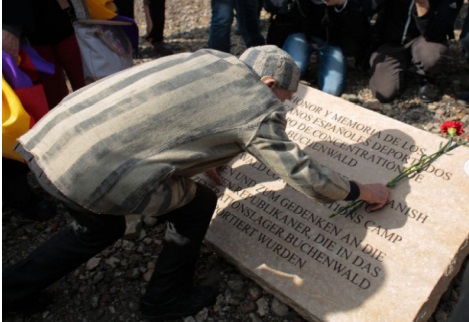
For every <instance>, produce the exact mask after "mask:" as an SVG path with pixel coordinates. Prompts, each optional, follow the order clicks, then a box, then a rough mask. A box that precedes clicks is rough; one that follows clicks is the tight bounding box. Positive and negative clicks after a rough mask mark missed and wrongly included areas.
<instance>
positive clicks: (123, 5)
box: [114, 0, 166, 42]
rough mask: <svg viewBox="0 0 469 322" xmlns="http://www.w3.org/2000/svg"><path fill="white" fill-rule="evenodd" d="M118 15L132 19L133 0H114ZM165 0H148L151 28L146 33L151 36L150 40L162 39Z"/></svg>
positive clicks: (159, 40)
mask: <svg viewBox="0 0 469 322" xmlns="http://www.w3.org/2000/svg"><path fill="white" fill-rule="evenodd" d="M114 3H115V4H116V6H117V9H118V12H119V14H120V15H122V16H125V17H130V18H132V19H134V16H135V14H134V1H133V0H115V1H114ZM165 4H166V0H149V5H148V8H149V11H150V17H151V20H152V23H153V28H152V30H151V31H150V32H149V34H148V35H147V38H151V39H152V42H161V41H163V32H164V23H165V9H166V6H165Z"/></svg>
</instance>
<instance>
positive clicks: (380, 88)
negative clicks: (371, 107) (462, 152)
mask: <svg viewBox="0 0 469 322" xmlns="http://www.w3.org/2000/svg"><path fill="white" fill-rule="evenodd" d="M462 2H463V0H415V1H409V0H381V1H377V3H378V6H377V9H376V10H377V12H378V16H377V19H376V25H375V30H376V35H377V40H378V47H377V49H376V50H375V51H374V52H373V54H372V56H371V59H370V65H371V77H370V81H369V87H370V89H371V91H372V92H373V95H374V96H375V97H376V98H377V99H378V100H379V101H380V102H390V101H392V100H393V99H394V98H396V97H398V96H399V95H400V93H401V92H402V91H403V90H404V88H405V73H406V72H407V71H412V72H415V73H416V75H417V77H418V79H419V82H420V89H419V98H420V100H421V101H422V102H433V101H435V100H438V99H439V97H440V94H441V93H440V90H439V89H438V87H437V84H436V78H437V77H438V75H439V74H440V73H441V63H442V62H443V59H444V57H445V55H446V53H447V52H448V37H449V36H451V35H453V31H454V22H455V19H456V17H457V15H458V13H459V10H460V8H461V6H462Z"/></svg>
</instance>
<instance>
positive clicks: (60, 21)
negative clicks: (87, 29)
mask: <svg viewBox="0 0 469 322" xmlns="http://www.w3.org/2000/svg"><path fill="white" fill-rule="evenodd" d="M72 15H73V11H72ZM11 27H13V28H14V29H17V30H21V36H23V37H26V38H28V40H29V42H30V43H31V44H32V45H52V44H56V43H58V42H59V41H61V40H63V39H64V38H66V37H67V36H69V35H70V34H72V33H73V32H74V30H73V26H72V21H71V18H70V16H69V15H68V14H67V13H66V12H64V11H63V10H62V9H61V8H60V6H59V4H58V2H57V0H5V1H4V2H3V29H7V30H8V29H9V28H11ZM18 36H20V35H18Z"/></svg>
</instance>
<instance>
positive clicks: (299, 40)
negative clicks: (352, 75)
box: [283, 33, 347, 96]
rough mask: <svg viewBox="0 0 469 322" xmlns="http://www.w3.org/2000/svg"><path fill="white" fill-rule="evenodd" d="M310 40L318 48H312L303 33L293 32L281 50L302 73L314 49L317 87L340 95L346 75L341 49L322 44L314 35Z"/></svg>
mask: <svg viewBox="0 0 469 322" xmlns="http://www.w3.org/2000/svg"><path fill="white" fill-rule="evenodd" d="M312 42H313V43H314V44H317V45H318V47H320V48H318V49H313V48H312V47H311V45H310V44H309V42H308V41H307V39H306V36H305V34H304V33H294V34H291V35H289V36H288V37H287V39H286V40H285V43H284V44H283V50H285V51H286V52H287V53H289V54H290V55H291V56H292V57H293V59H294V60H295V62H296V64H297V65H298V68H299V69H300V72H301V74H302V75H303V74H304V73H305V72H306V70H307V69H308V65H309V60H310V56H311V54H312V52H313V50H316V51H317V53H318V57H319V70H318V83H319V89H320V90H321V91H323V92H326V93H328V94H331V95H334V96H340V95H342V93H343V92H344V90H345V81H346V77H347V60H346V58H345V56H344V54H343V53H342V49H340V47H336V46H331V45H328V44H325V46H324V41H323V40H321V39H319V38H316V37H313V39H312ZM323 46H324V47H323Z"/></svg>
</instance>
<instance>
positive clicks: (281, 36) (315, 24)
mask: <svg viewBox="0 0 469 322" xmlns="http://www.w3.org/2000/svg"><path fill="white" fill-rule="evenodd" d="M295 2H296V3H295V5H294V6H292V9H291V11H290V12H289V13H288V14H277V15H273V16H272V17H271V25H270V27H269V32H268V36H267V42H268V43H271V44H275V45H277V46H279V47H282V45H283V42H284V41H285V39H286V38H287V36H288V35H290V34H292V33H296V32H302V33H305V34H306V37H307V39H311V37H318V38H320V39H322V40H323V41H325V42H327V43H328V44H331V45H334V46H339V47H341V48H342V50H343V51H344V52H345V54H346V55H355V53H356V52H357V51H360V48H362V47H364V46H366V43H367V39H368V35H369V19H368V16H367V15H366V14H365V11H364V10H363V8H362V7H361V6H360V4H361V2H360V1H357V0H349V1H348V4H347V6H346V7H345V8H344V9H343V10H341V11H339V12H338V11H337V10H336V9H335V7H328V6H326V5H324V4H315V3H313V2H312V1H311V0H296V1H295Z"/></svg>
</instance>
